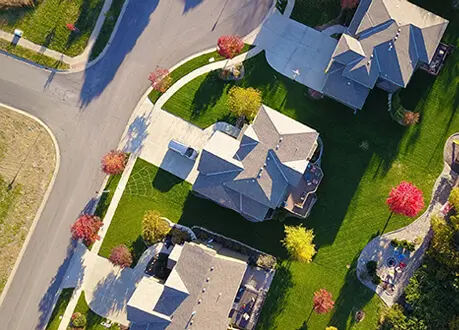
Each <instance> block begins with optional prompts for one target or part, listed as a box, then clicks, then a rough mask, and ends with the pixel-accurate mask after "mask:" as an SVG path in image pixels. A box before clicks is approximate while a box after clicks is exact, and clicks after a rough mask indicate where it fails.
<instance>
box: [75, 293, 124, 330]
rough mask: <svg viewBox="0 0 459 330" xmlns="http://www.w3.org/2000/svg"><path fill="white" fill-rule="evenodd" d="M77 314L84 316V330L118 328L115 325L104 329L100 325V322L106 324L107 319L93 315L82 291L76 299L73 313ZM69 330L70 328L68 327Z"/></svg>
mask: <svg viewBox="0 0 459 330" xmlns="http://www.w3.org/2000/svg"><path fill="white" fill-rule="evenodd" d="M76 312H79V313H81V314H83V315H84V316H86V322H87V323H86V327H85V328H84V330H107V329H109V330H117V329H119V327H118V326H117V325H112V326H111V327H110V328H106V327H104V326H103V325H101V323H102V322H106V321H107V319H106V318H105V317H102V316H100V315H97V314H96V313H94V312H93V311H92V310H91V308H89V306H88V304H87V303H86V298H85V295H84V291H83V292H81V296H80V298H79V299H78V303H77V305H76V307H75V311H74V313H76ZM69 329H70V327H69Z"/></svg>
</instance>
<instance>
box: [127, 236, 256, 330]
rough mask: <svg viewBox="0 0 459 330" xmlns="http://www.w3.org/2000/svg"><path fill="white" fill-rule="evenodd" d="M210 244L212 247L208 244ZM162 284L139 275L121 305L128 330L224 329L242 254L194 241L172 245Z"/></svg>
mask: <svg viewBox="0 0 459 330" xmlns="http://www.w3.org/2000/svg"><path fill="white" fill-rule="evenodd" d="M214 245H216V244H214ZM167 267H168V268H170V269H171V272H170V274H169V276H168V278H167V279H166V281H165V282H164V283H162V282H160V281H159V280H158V279H156V278H154V277H151V276H144V277H143V278H142V279H141V280H140V282H139V283H138V285H137V287H136V290H135V291H134V294H133V295H132V296H131V298H130V299H129V301H128V303H127V317H128V320H129V321H130V322H131V324H130V329H132V330H165V329H167V330H183V329H212V330H226V329H227V327H228V325H229V323H230V322H231V319H230V317H229V314H230V311H231V309H232V308H233V302H234V300H235V297H236V294H237V292H238V290H239V287H240V285H241V282H242V280H243V278H244V274H245V272H246V269H247V256H244V255H241V254H238V253H236V252H234V251H231V250H228V249H225V248H222V247H218V248H216V246H206V245H204V244H198V243H185V244H184V245H183V246H181V245H175V246H174V248H173V250H172V252H171V254H170V256H169V260H168V265H167Z"/></svg>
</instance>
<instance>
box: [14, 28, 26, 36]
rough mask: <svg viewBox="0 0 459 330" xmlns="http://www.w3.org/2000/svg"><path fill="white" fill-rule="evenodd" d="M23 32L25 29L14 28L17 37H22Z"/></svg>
mask: <svg viewBox="0 0 459 330" xmlns="http://www.w3.org/2000/svg"><path fill="white" fill-rule="evenodd" d="M23 34H24V31H22V30H19V29H14V35H15V36H16V37H19V38H21V37H22V35H23Z"/></svg>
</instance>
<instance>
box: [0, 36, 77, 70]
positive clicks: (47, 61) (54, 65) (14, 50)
mask: <svg viewBox="0 0 459 330" xmlns="http://www.w3.org/2000/svg"><path fill="white" fill-rule="evenodd" d="M0 50H2V51H5V52H8V53H10V54H12V55H16V56H18V57H22V58H24V59H27V60H29V61H32V62H35V63H37V64H40V65H43V66H44V67H47V68H51V69H59V70H66V69H68V68H70V66H69V65H68V64H66V63H64V62H62V61H58V60H56V59H54V58H52V57H49V56H46V55H43V54H40V53H37V52H34V51H33V50H30V49H28V48H24V47H22V46H19V45H16V46H15V45H12V44H11V43H10V42H8V41H6V40H4V39H0Z"/></svg>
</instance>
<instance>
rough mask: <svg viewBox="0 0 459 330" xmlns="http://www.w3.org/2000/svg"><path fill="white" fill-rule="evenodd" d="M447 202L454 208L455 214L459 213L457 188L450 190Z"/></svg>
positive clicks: (458, 192)
mask: <svg viewBox="0 0 459 330" xmlns="http://www.w3.org/2000/svg"><path fill="white" fill-rule="evenodd" d="M448 201H449V202H450V204H451V205H452V206H453V207H454V209H455V210H456V212H459V187H456V188H453V189H452V190H451V193H450V194H449V198H448Z"/></svg>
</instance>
